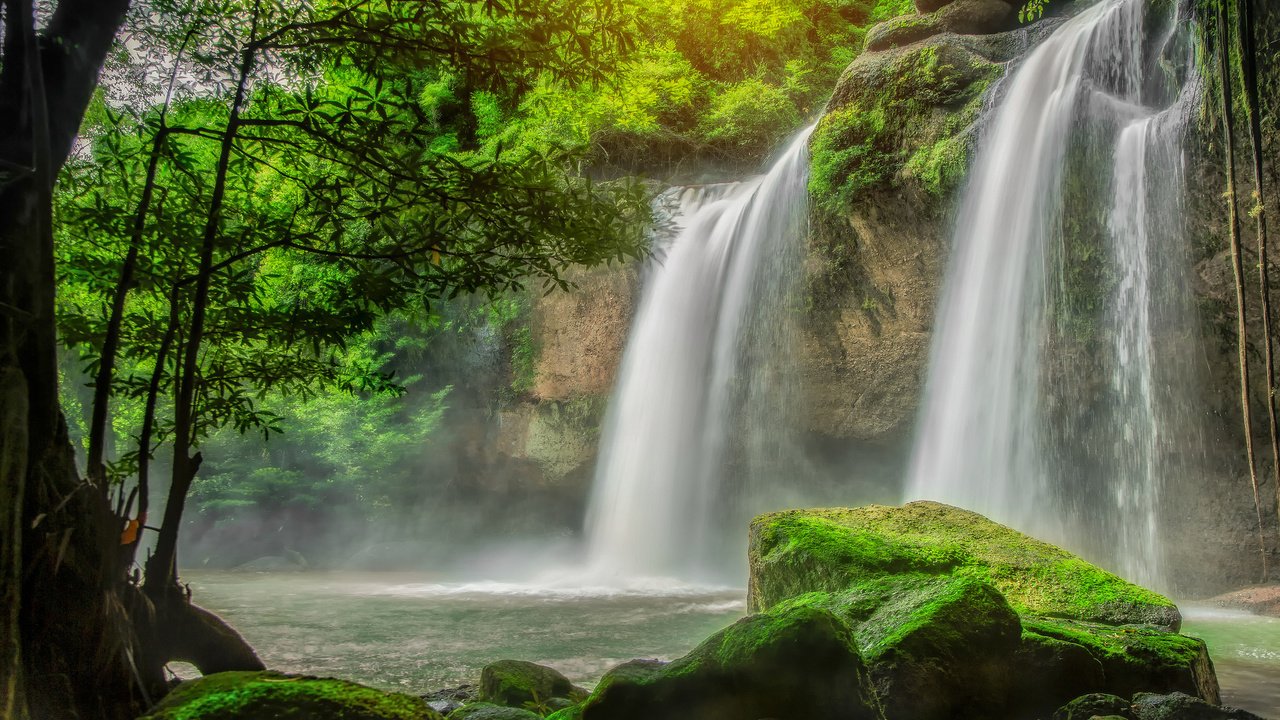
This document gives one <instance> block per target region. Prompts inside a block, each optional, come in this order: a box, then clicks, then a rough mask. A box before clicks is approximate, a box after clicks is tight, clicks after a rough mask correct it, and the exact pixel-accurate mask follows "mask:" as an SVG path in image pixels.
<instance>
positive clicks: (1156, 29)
mask: <svg viewBox="0 0 1280 720" xmlns="http://www.w3.org/2000/svg"><path fill="white" fill-rule="evenodd" d="M1148 6H1149V3H1145V2H1142V1H1141V0H1103V1H1102V2H1099V3H1097V4H1095V5H1093V6H1091V7H1088V8H1086V9H1084V10H1082V11H1081V12H1079V14H1077V15H1076V16H1074V17H1072V18H1071V19H1069V20H1067V21H1066V22H1064V23H1063V24H1062V25H1061V26H1060V27H1059V28H1057V29H1056V30H1055V31H1054V32H1053V34H1052V35H1050V37H1049V38H1048V39H1046V40H1045V41H1044V42H1043V43H1041V44H1040V45H1039V46H1038V47H1037V48H1036V49H1035V50H1033V51H1032V52H1031V53H1030V55H1029V56H1028V57H1027V58H1026V59H1025V60H1024V61H1023V63H1022V64H1021V66H1020V67H1018V68H1017V69H1016V70H1015V71H1014V72H1013V73H1012V75H1011V76H1010V77H1009V78H1008V79H1007V80H1006V81H1005V84H1004V87H1002V88H1001V92H1002V96H1001V97H1000V98H999V100H998V102H997V103H996V105H995V106H994V108H993V110H992V112H991V114H990V117H989V118H988V120H987V122H986V126H985V129H984V132H983V136H982V140H981V142H980V144H979V147H978V150H977V152H976V156H975V159H974V165H973V170H972V172H971V174H970V179H969V182H968V185H967V187H966V189H965V191H964V194H963V199H962V203H961V206H960V211H959V214H958V217H957V221H956V229H955V234H954V238H953V245H952V257H951V260H950V263H949V266H948V271H947V277H946V280H945V284H944V288H943V292H942V295H941V300H940V303H939V307H938V313H937V321H936V326H935V327H936V329H935V334H934V341H933V347H932V354H931V359H930V366H929V367H930V369H929V376H928V381H927V385H926V391H925V395H924V398H923V401H922V409H921V413H920V424H919V430H918V435H917V441H916V445H915V450H914V452H913V457H912V461H911V467H910V470H909V476H908V481H907V487H906V495H907V499H924V498H927V499H933V500H941V501H944V502H949V503H952V504H955V505H960V506H963V507H966V508H969V509H973V510H976V511H978V512H981V513H983V514H986V515H988V516H990V517H992V518H994V519H996V520H999V521H1001V522H1004V523H1006V524H1010V525H1013V526H1015V527H1017V528H1019V529H1021V530H1024V531H1026V532H1029V533H1031V534H1033V535H1036V536H1039V537H1043V538H1046V539H1049V540H1051V541H1056V542H1058V543H1060V544H1064V545H1067V546H1068V547H1071V548H1072V549H1075V550H1077V551H1078V552H1082V553H1084V554H1086V555H1087V556H1090V557H1091V558H1092V559H1094V560H1096V561H1098V562H1101V563H1103V564H1105V565H1108V566H1110V567H1111V568H1113V569H1115V570H1117V571H1119V572H1121V573H1122V574H1123V575H1125V576H1126V577H1128V578H1130V579H1132V580H1135V581H1138V582H1141V583H1145V584H1148V585H1154V586H1157V587H1158V586H1161V585H1162V584H1163V571H1162V568H1161V564H1162V559H1161V553H1160V536H1159V526H1160V522H1159V514H1160V495H1161V485H1162V474H1163V473H1164V472H1166V470H1167V464H1166V462H1165V461H1166V459H1167V457H1168V452H1167V451H1168V449H1169V448H1170V447H1171V446H1172V445H1174V444H1175V443H1177V442H1180V440H1179V439H1185V432H1188V430H1187V428H1188V422H1187V418H1186V417H1185V414H1184V413H1181V410H1180V408H1181V407H1182V403H1181V399H1180V397H1179V388H1184V387H1186V386H1187V383H1186V380H1187V379H1186V378H1179V377H1175V376H1176V374H1177V373H1178V372H1180V370H1181V368H1180V367H1179V366H1178V365H1176V364H1175V363H1164V361H1163V358H1164V357H1166V354H1167V353H1170V352H1173V348H1172V347H1171V345H1170V344H1171V343H1172V342H1173V340H1172V339H1171V338H1174V337H1177V338H1179V339H1180V338H1182V335H1180V334H1179V331H1178V330H1177V329H1178V328H1183V327H1187V326H1189V325H1190V323H1185V324H1184V323H1183V322H1182V321H1183V318H1185V317H1186V315H1185V313H1186V312H1187V299H1188V298H1189V297H1190V291H1189V289H1188V288H1187V284H1186V282H1185V278H1184V276H1183V273H1184V270H1182V265H1181V264H1180V262H1179V260H1180V258H1181V257H1182V254H1181V253H1182V251H1183V240H1182V233H1181V232H1180V227H1179V219H1180V217H1181V213H1180V208H1179V207H1178V202H1179V198H1180V194H1181V193H1180V189H1181V187H1182V180H1181V174H1182V173H1181V170H1182V168H1181V162H1182V160H1181V154H1180V149H1179V148H1180V142H1179V141H1180V138H1181V130H1182V120H1183V118H1184V116H1185V114H1186V109H1187V108H1188V107H1189V106H1190V100H1191V99H1192V98H1193V97H1194V94H1195V88H1194V86H1193V85H1192V83H1191V81H1190V80H1187V79H1185V78H1187V77H1189V74H1187V73H1185V72H1183V71H1182V69H1181V66H1180V65H1179V63H1180V62H1182V61H1183V59H1184V56H1185V54H1186V53H1185V46H1184V43H1183V41H1182V39H1181V38H1180V36H1179V35H1178V34H1177V33H1175V32H1174V31H1175V29H1176V27H1177V22H1176V18H1163V19H1161V18H1160V17H1159V16H1158V15H1157V16H1155V17H1151V16H1149V15H1152V14H1153V11H1151V9H1150V8H1149V7H1148ZM1170 78H1174V80H1170ZM1099 188H1100V189H1099ZM1162 363H1163V364H1162ZM1175 438H1178V439H1175Z"/></svg>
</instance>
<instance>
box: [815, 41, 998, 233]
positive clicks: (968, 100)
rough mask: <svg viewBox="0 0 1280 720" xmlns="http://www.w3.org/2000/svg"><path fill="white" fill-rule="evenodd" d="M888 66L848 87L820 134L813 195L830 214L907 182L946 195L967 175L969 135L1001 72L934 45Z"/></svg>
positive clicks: (889, 61) (923, 46)
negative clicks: (984, 94)
mask: <svg viewBox="0 0 1280 720" xmlns="http://www.w3.org/2000/svg"><path fill="white" fill-rule="evenodd" d="M881 62H882V63H884V65H883V66H882V67H878V68H874V69H873V70H872V71H870V72H865V73H863V74H862V76H861V77H860V79H859V80H856V81H852V82H848V83H847V87H843V88H842V89H841V92H840V93H838V94H837V97H836V98H835V99H834V100H833V102H832V107H831V108H830V109H829V111H828V113H827V114H826V115H825V116H824V117H823V119H822V121H821V122H820V123H819V125H818V127H817V129H816V130H815V132H814V135H813V140H812V142H811V148H810V149H811V151H812V160H811V171H810V175H809V192H810V194H811V196H812V197H813V199H814V201H815V203H816V204H817V205H818V207H819V209H820V210H822V211H824V212H827V213H831V214H833V215H840V214H842V213H843V212H845V210H846V209H847V208H848V207H849V206H850V205H852V204H853V203H855V202H857V201H858V200H860V199H862V198H864V197H866V195H867V194H869V193H872V192H875V191H877V190H883V189H887V188H891V187H895V186H896V185H898V184H899V183H900V182H902V181H904V180H912V181H914V182H916V183H918V184H919V185H920V186H921V187H922V188H924V189H925V190H926V191H928V192H931V193H936V194H943V193H945V192H948V191H950V190H951V189H953V188H954V187H956V186H957V184H958V183H959V182H960V181H961V180H962V179H963V177H964V175H965V172H966V170H967V163H968V154H969V143H970V139H971V138H970V133H969V131H970V128H971V127H972V126H973V124H974V122H975V121H976V120H977V118H978V113H979V111H980V110H981V105H982V96H983V93H985V92H986V89H987V87H988V85H989V84H990V82H991V80H992V79H994V77H995V76H996V75H997V74H998V73H999V68H998V67H997V66H996V65H994V64H992V63H989V62H987V61H985V60H983V59H981V58H979V57H978V56H976V55H973V54H971V53H968V52H966V51H963V50H959V49H956V48H951V47H948V46H943V45H937V44H934V43H932V42H925V43H923V44H921V45H920V46H919V47H916V48H913V49H904V50H902V51H897V52H895V53H894V54H893V55H891V56H888V57H887V58H886V59H883V60H881Z"/></svg>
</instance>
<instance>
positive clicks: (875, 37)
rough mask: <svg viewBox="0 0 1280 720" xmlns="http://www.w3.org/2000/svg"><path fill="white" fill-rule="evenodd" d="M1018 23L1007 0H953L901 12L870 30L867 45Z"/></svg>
mask: <svg viewBox="0 0 1280 720" xmlns="http://www.w3.org/2000/svg"><path fill="white" fill-rule="evenodd" d="M1016 27H1018V12H1017V10H1016V9H1014V8H1013V7H1011V6H1010V5H1009V4H1008V3H1006V2H1005V1H1004V0H953V2H951V3H949V4H947V5H946V6H944V7H942V8H941V9H940V10H938V11H936V12H930V13H928V14H918V15H900V16H898V17H895V18H891V19H889V20H886V21H885V22H882V23H880V24H878V25H876V26H874V27H872V28H871V29H870V30H868V31H867V39H866V41H865V47H866V49H867V50H868V51H869V52H879V51H881V50H888V49H890V48H895V47H902V46H904V45H910V44H912V43H916V42H920V41H921V40H925V39H927V38H930V37H933V36H934V35H938V34H940V33H944V32H950V33H956V34H959V35H992V34H995V33H1002V32H1006V31H1008V30H1013V29H1014V28H1016Z"/></svg>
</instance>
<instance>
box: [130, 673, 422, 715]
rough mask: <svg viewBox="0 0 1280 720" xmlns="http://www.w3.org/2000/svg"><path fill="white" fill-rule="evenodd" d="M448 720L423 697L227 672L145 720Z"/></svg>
mask: <svg viewBox="0 0 1280 720" xmlns="http://www.w3.org/2000/svg"><path fill="white" fill-rule="evenodd" d="M283 717H297V718H343V720H443V718H442V716H441V715H440V713H437V712H436V711H435V710H432V709H431V708H430V707H428V706H427V703H426V701H424V700H423V699H422V698H416V697H413V696H411V695H401V694H399V693H387V692H382V691H381V690H374V689H373V688H370V687H365V686H363V685H357V684H355V683H352V682H347V681H345V680H333V679H327V678H314V677H307V676H303V675H282V674H280V673H275V672H224V673H216V674H214V675H206V676H205V677H202V678H200V679H198V680H190V681H187V682H184V683H182V684H181V685H179V686H178V687H176V688H174V690H173V691H172V692H170V693H169V694H168V695H167V696H165V698H164V699H163V700H161V701H160V702H159V704H157V705H156V706H155V707H153V708H151V710H149V711H148V712H147V714H146V715H144V716H143V717H142V718H140V719H139V720H268V719H269V718H283Z"/></svg>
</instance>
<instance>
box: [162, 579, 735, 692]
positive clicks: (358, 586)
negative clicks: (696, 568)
mask: <svg viewBox="0 0 1280 720" xmlns="http://www.w3.org/2000/svg"><path fill="white" fill-rule="evenodd" d="M184 579H185V580H186V581H187V582H190V584H191V587H192V590H193V592H194V596H195V599H196V602H197V603H199V604H201V605H203V606H204V607H207V608H209V609H210V610H213V611H214V612H216V613H218V614H219V615H221V616H222V617H223V618H225V619H226V620H228V621H229V622H230V623H231V624H232V625H234V626H235V627H236V629H237V630H239V631H240V632H241V634H243V635H244V636H245V638H246V639H247V640H248V641H249V642H250V643H251V644H252V645H253V646H254V647H255V648H256V649H257V650H258V652H259V654H260V655H261V656H262V659H263V661H264V662H265V663H266V664H267V666H268V667H271V668H273V669H278V670H283V671H287V672H299V673H310V674H314V675H333V676H337V677H343V678H348V679H351V680H355V681H357V682H362V683H366V684H368V685H373V686H376V687H382V688H387V689H394V690H402V691H406V692H419V693H421V692H427V691H429V690H434V689H437V688H440V687H446V686H450V685H457V684H459V683H463V682H475V681H476V679H477V678H478V677H479V674H480V669H481V668H482V667H484V666H485V665H486V664H488V663H490V662H492V661H494V660H498V659H502V658H515V659H520V660H531V661H533V662H537V663H542V664H545V665H550V666H552V667H554V668H556V669H558V670H560V671H561V672H563V673H564V674H566V675H568V676H569V678H570V679H571V680H573V681H574V682H577V683H580V684H591V683H594V682H595V681H596V680H598V679H599V678H600V676H601V675H602V674H603V673H604V671H605V670H608V669H609V668H610V667H612V666H614V665H616V664H618V663H620V662H623V661H625V660H630V659H632V658H660V659H667V660H669V659H672V658H675V657H679V656H681V655H683V654H685V653H686V652H688V651H689V650H691V649H693V647H694V646H695V645H697V644H698V642H699V641H700V640H702V639H703V638H705V637H706V636H707V635H710V634H711V633H713V632H715V631H716V630H718V629H720V628H722V627H724V626H726V625H728V624H730V623H732V622H733V621H734V620H736V619H737V618H739V617H741V616H742V614H743V611H744V607H745V603H744V592H743V590H742V589H741V588H724V587H706V586H697V585H688V584H680V583H675V582H666V581H660V580H655V581H652V582H639V583H631V584H629V585H627V586H623V587H616V586H599V585H596V586H591V585H588V586H583V585H582V584H581V583H576V584H575V583H573V582H572V579H570V578H560V579H555V578H553V579H550V580H547V581H546V582H543V583H539V584H521V583H498V582H475V583H448V582H439V581H435V580H432V579H431V578H427V577H424V576H422V575H408V574H405V575H401V574H393V573H347V572H344V573H278V574H277V573H214V572H194V571H187V572H186V573H185V574H184Z"/></svg>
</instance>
